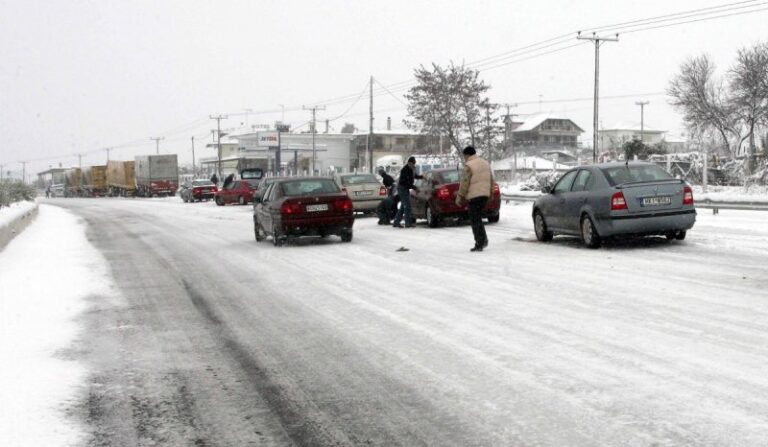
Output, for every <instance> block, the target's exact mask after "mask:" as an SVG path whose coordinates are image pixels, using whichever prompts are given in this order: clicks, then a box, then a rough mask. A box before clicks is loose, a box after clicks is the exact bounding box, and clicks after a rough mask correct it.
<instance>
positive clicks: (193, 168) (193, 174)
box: [192, 137, 197, 177]
mask: <svg viewBox="0 0 768 447" xmlns="http://www.w3.org/2000/svg"><path fill="white" fill-rule="evenodd" d="M192 177H197V168H195V137H192Z"/></svg>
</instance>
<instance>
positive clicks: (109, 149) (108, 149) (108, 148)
mask: <svg viewBox="0 0 768 447" xmlns="http://www.w3.org/2000/svg"><path fill="white" fill-rule="evenodd" d="M104 150H105V151H106V152H107V163H109V151H111V150H112V148H111V147H105V148H104Z"/></svg>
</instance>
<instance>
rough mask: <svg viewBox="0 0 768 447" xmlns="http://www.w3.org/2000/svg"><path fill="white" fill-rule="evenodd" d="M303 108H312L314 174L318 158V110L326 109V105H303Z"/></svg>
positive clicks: (313, 173)
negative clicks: (316, 138)
mask: <svg viewBox="0 0 768 447" xmlns="http://www.w3.org/2000/svg"><path fill="white" fill-rule="evenodd" d="M301 108H302V109H303V110H311V111H312V175H315V159H316V152H317V150H316V147H315V134H316V133H317V128H316V124H317V111H318V110H325V106H312V107H305V106H301Z"/></svg>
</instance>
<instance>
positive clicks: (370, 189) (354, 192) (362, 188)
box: [344, 183, 381, 200]
mask: <svg viewBox="0 0 768 447" xmlns="http://www.w3.org/2000/svg"><path fill="white" fill-rule="evenodd" d="M344 188H345V189H346V190H347V195H349V198H350V199H352V200H371V199H374V198H377V197H378V196H379V190H380V188H381V185H379V184H378V183H358V184H354V185H345V186H344Z"/></svg>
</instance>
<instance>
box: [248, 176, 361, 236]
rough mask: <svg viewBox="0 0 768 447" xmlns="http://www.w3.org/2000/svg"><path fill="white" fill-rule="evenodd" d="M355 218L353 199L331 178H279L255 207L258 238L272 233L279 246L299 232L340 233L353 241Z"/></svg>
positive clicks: (254, 221)
mask: <svg viewBox="0 0 768 447" xmlns="http://www.w3.org/2000/svg"><path fill="white" fill-rule="evenodd" d="M354 222H355V218H354V215H353V209H352V200H351V199H350V198H349V196H347V194H346V193H345V192H343V191H342V190H341V188H339V185H337V184H336V182H335V181H334V180H333V179H331V178H324V177H296V178H290V179H283V180H277V181H275V182H274V183H272V184H271V185H270V186H269V187H268V188H267V190H266V191H265V192H264V195H263V196H256V200H255V205H254V207H253V231H254V234H255V236H256V241H263V240H264V239H266V238H267V236H271V237H272V242H273V243H274V244H275V245H276V246H280V245H283V243H285V242H286V241H287V240H288V239H289V238H294V237H300V236H319V237H325V236H328V235H337V236H340V237H341V241H342V242H350V241H352V225H353V224H354Z"/></svg>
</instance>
